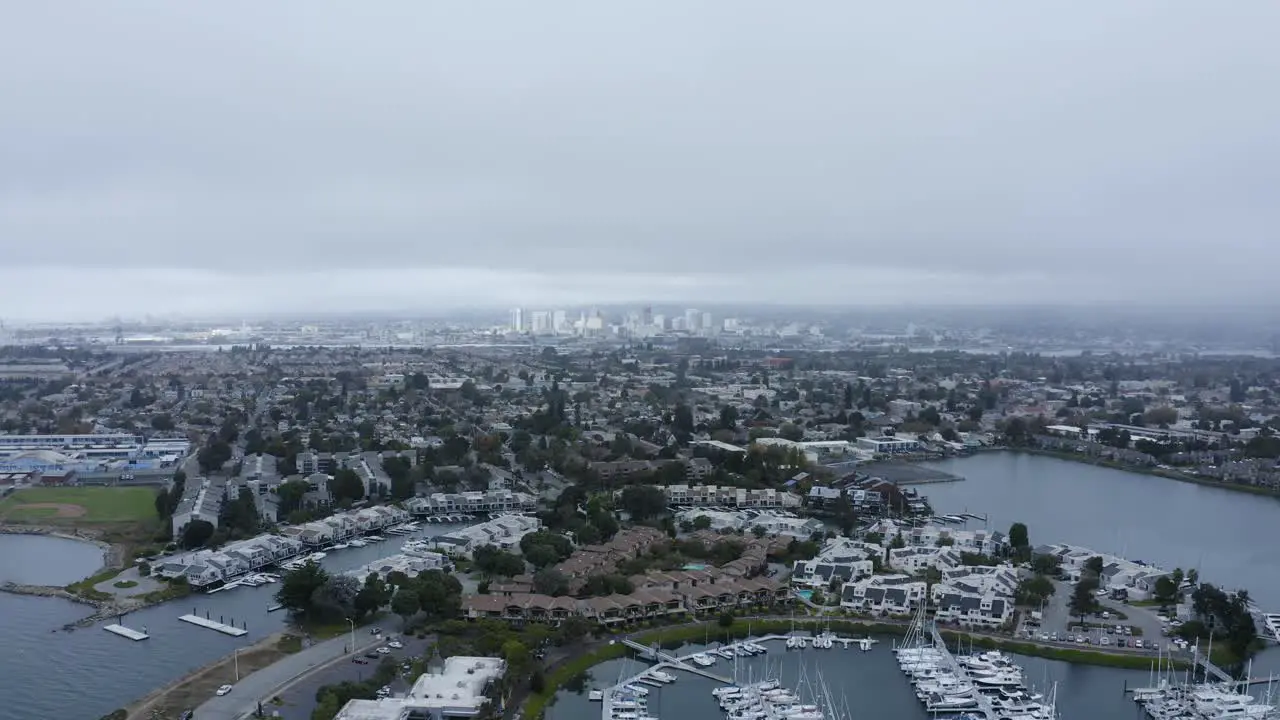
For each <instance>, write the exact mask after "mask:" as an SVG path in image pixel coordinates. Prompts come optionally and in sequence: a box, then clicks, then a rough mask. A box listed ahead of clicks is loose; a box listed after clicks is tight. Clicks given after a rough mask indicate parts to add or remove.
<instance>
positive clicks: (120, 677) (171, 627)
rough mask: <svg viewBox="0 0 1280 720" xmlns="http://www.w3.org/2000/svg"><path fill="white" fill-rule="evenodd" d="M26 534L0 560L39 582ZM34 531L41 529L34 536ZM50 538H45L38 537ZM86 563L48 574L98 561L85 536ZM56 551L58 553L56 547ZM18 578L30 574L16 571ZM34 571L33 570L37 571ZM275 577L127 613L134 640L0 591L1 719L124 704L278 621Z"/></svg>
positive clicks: (390, 549)
mask: <svg viewBox="0 0 1280 720" xmlns="http://www.w3.org/2000/svg"><path fill="white" fill-rule="evenodd" d="M429 527H430V530H428V533H430V534H440V533H444V532H448V531H449V530H451V529H453V528H455V527H458V526H449V525H431V526H429ZM31 538H32V536H20V535H0V559H3V560H2V561H3V563H4V566H5V567H10V568H12V569H11V570H9V572H10V573H11V574H12V575H14V577H15V579H14V580H13V581H14V582H26V583H34V582H38V581H39V580H38V578H39V577H40V575H39V573H43V572H45V571H44V570H41V568H42V567H46V566H49V565H51V564H52V563H50V562H49V555H48V554H47V553H44V552H43V551H42V552H41V553H38V554H27V553H26V551H28V550H30V549H31V548H30V546H27V545H25V544H23V542H22V541H23V540H24V539H31ZM36 539H40V538H36ZM44 539H50V538H44ZM404 540H405V538H395V539H391V540H387V541H386V542H381V543H374V544H371V545H369V546H367V547H363V548H350V549H347V550H341V551H338V552H335V553H331V554H330V555H329V557H327V558H325V559H324V561H323V564H324V565H325V567H326V568H328V569H329V570H330V571H344V570H352V569H355V568H357V567H359V566H361V565H363V564H365V563H369V562H372V561H374V560H377V559H378V558H381V557H385V556H387V555H392V554H394V553H395V552H396V551H397V550H398V548H399V547H400V545H402V544H403V543H404ZM66 542H72V543H73V544H76V545H79V548H80V549H81V550H82V549H84V548H87V549H88V551H89V553H91V554H92V555H93V558H94V560H93V562H91V563H89V567H88V569H87V570H85V571H84V572H79V571H78V570H77V571H76V572H71V570H70V569H66V573H69V574H70V575H73V576H74V577H67V576H66V573H64V575H63V576H59V577H51V576H50V578H49V579H52V580H53V581H54V584H65V583H68V582H72V581H74V580H78V579H80V578H82V577H84V576H86V575H88V574H90V573H92V572H93V571H94V570H96V569H97V568H98V567H99V566H100V565H101V553H100V552H99V551H98V549H97V548H96V547H95V546H93V545H90V544H87V543H74V541H66ZM58 557H59V558H61V556H58ZM17 577H24V578H27V579H25V580H19V579H17ZM31 578H37V579H35V580H33V579H31ZM278 588H279V585H278V584H273V585H265V586H262V587H258V588H247V587H242V588H236V589H234V590H228V591H226V592H220V593H215V594H213V595H203V594H200V595H192V596H191V597H189V598H187V599H185V600H178V601H174V602H170V603H165V604H163V605H159V606H156V607H151V608H147V609H146V610H142V611H139V612H136V613H131V614H129V615H127V616H125V618H124V624H125V625H127V626H129V627H132V628H138V629H141V628H144V627H145V628H146V629H147V631H148V632H149V633H150V634H151V639H149V640H144V641H142V642H132V641H130V640H126V639H124V638H121V637H117V636H115V635H112V634H111V633H108V632H105V631H103V630H102V625H103V624H105V623H99V624H97V625H96V626H93V627H85V628H77V629H76V630H74V631H72V632H64V631H63V630H62V627H63V626H64V625H66V624H68V623H73V622H75V621H77V620H79V619H80V618H83V617H85V616H87V615H89V614H91V613H92V612H93V610H92V608H90V607H89V606H87V605H79V604H76V603H72V602H68V601H65V600H60V599H56V598H41V597H29V596H20V595H10V594H8V593H0V648H3V650H2V651H0V720H26V719H27V718H33V717H40V718H46V717H47V718H54V717H61V718H69V719H72V720H79V719H81V718H87V719H88V720H95V719H96V718H98V717H101V716H102V715H105V714H107V713H109V712H111V711H112V710H114V709H116V708H118V707H123V706H124V705H127V704H128V703H130V702H132V701H133V700H136V699H138V698H140V697H142V696H143V695H146V694H147V693H149V692H151V691H152V690H155V689H156V688H159V687H161V686H164V685H167V684H168V683H170V682H172V681H173V680H176V679H177V678H179V677H182V676H183V675H185V674H187V673H189V672H191V671H192V670H195V669H196V668H199V667H201V666H203V665H207V664H209V663H210V662H212V661H214V660H217V659H218V658H221V657H224V656H226V655H229V654H231V652H232V651H233V649H234V648H236V647H246V646H248V645H251V644H253V643H254V642H257V641H258V640H260V639H262V638H263V637H265V636H267V635H270V634H271V633H273V632H277V631H279V630H280V629H281V628H283V627H284V624H285V620H286V614H285V613H283V612H275V613H268V612H267V607H268V606H270V605H271V604H272V602H273V600H272V596H273V595H275V592H276V590H277V589H278ZM193 609H194V610H195V611H196V612H198V613H199V614H200V615H204V614H205V613H206V612H208V613H209V615H210V616H211V617H212V618H213V619H215V620H216V619H218V618H219V617H223V618H227V620H228V621H230V620H231V619H234V620H235V623H236V624H237V625H240V624H242V623H247V625H248V630H249V633H248V634H247V635H245V636H244V637H241V638H232V637H228V636H226V635H222V634H221V633H217V632H214V631H212V630H205V629H202V628H198V627H195V626H193V625H189V624H187V623H184V622H181V621H179V620H178V616H180V615H183V614H186V613H189V612H192V610H193Z"/></svg>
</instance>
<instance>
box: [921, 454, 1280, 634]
mask: <svg viewBox="0 0 1280 720" xmlns="http://www.w3.org/2000/svg"><path fill="white" fill-rule="evenodd" d="M930 467H934V468H936V469H939V470H943V471H946V472H949V473H953V474H955V475H959V476H961V477H963V478H966V479H965V480H964V481H962V482H953V483H940V484H934V485H921V486H919V489H920V491H921V492H922V493H924V494H925V495H927V496H928V497H929V502H930V503H931V504H932V505H933V508H934V510H935V511H936V512H938V513H955V512H965V511H968V512H973V513H976V514H978V515H985V516H987V517H988V523H987V524H988V526H989V527H990V528H991V529H993V530H1000V531H1002V532H1007V531H1008V529H1009V526H1010V525H1011V524H1012V523H1014V522H1023V523H1026V525H1027V528H1028V531H1029V533H1030V536H1031V543H1032V544H1033V545H1038V544H1045V543H1055V542H1065V543H1071V544H1073V545H1082V546H1084V547H1088V548H1091V549H1093V550H1098V551H1101V552H1109V553H1113V554H1116V555H1120V556H1122V557H1127V558H1130V559H1133V560H1146V561H1148V562H1152V563H1155V564H1157V565H1160V566H1162V567H1165V568H1168V569H1170V570H1172V569H1173V568H1175V567H1181V568H1183V569H1188V568H1197V569H1198V570H1199V573H1200V579H1201V580H1202V581H1205V582H1210V583H1214V584H1215V585H1218V586H1220V587H1224V588H1227V589H1232V590H1234V589H1237V588H1244V589H1247V590H1248V591H1249V595H1250V597H1252V598H1253V599H1254V600H1255V601H1256V602H1257V603H1258V605H1259V606H1261V607H1262V609H1263V610H1266V611H1268V612H1280V498H1274V497H1269V496H1262V495H1254V494H1251V493H1243V492H1239V491H1234V490H1229V489H1226V488H1218V487H1210V486H1206V485H1197V484H1194V483H1187V482H1179V481H1176V480H1169V479H1167V478H1162V477H1156V476H1154V475H1144V474H1139V473H1131V472H1124V471H1121V470H1114V469H1111V468H1107V467H1100V466H1096V465H1088V464H1085V463H1076V462H1070V461H1067V460H1060V459H1058V458H1053V457H1045V456H1038V455H1027V454H1022V453H1012V452H993V453H984V454H979V455H976V456H974V457H969V458H960V459H955V460H945V461H942V462H938V463H931V464H930ZM975 525H977V526H979V527H980V526H981V523H972V522H971V523H969V524H968V526H969V527H974V526H975Z"/></svg>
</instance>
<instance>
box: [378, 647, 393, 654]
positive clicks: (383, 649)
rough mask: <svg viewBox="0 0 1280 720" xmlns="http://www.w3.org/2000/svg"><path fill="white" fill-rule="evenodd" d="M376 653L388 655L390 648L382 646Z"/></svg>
mask: <svg viewBox="0 0 1280 720" xmlns="http://www.w3.org/2000/svg"><path fill="white" fill-rule="evenodd" d="M377 653H378V654H379V655H390V654H391V648H389V647H387V646H386V645H383V646H382V647H380V648H378V650H377Z"/></svg>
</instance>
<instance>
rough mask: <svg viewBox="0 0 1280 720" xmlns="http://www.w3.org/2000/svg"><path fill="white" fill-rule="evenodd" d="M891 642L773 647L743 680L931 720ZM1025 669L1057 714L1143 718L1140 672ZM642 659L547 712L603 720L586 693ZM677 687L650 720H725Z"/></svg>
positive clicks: (728, 666) (687, 685) (1029, 661)
mask: <svg viewBox="0 0 1280 720" xmlns="http://www.w3.org/2000/svg"><path fill="white" fill-rule="evenodd" d="M890 643H891V640H890V639H887V638H886V639H884V640H882V641H881V642H880V643H878V644H877V645H876V646H875V647H874V648H873V649H872V650H871V652H866V653H864V652H861V651H859V650H856V649H847V650H846V649H840V648H839V647H837V648H834V649H831V650H813V649H809V650H790V651H789V650H785V649H783V647H782V644H781V643H779V642H772V643H769V644H768V647H769V650H770V652H769V653H768V654H767V655H761V656H756V657H753V658H743V659H740V660H739V661H738V664H737V677H738V678H739V679H740V680H741V681H743V682H745V681H748V680H750V679H755V680H759V679H762V678H764V677H770V678H777V679H778V680H779V681H780V682H782V683H783V684H784V685H786V686H787V687H790V688H792V689H793V690H800V691H801V697H802V698H803V699H806V700H807V699H809V697H812V696H811V695H808V694H807V693H806V692H805V691H804V690H802V689H801V688H803V687H804V686H805V685H806V684H808V685H810V686H813V687H815V688H816V687H819V686H820V685H821V683H823V682H825V684H826V686H827V689H828V690H829V691H830V693H831V697H832V700H833V702H834V703H835V704H836V705H837V706H838V707H839V706H843V705H845V704H846V703H847V705H848V709H849V710H848V717H850V718H884V719H886V720H890V719H891V720H916V719H917V718H918V719H919V720H925V718H927V717H929V715H928V713H926V712H925V711H924V708H923V707H922V706H921V705H920V703H919V702H918V701H917V700H916V697H915V693H914V690H913V689H912V687H911V685H910V683H908V682H907V679H906V676H904V675H903V674H902V671H901V670H899V668H898V665H897V663H896V662H895V660H894V656H893V653H892V649H891V646H890ZM697 649H698V646H686V647H685V648H682V649H681V650H679V651H676V654H684V653H688V652H694V651H695V650H697ZM1017 660H1018V662H1019V663H1020V664H1021V665H1022V667H1023V668H1024V669H1025V670H1026V677H1027V680H1028V682H1029V683H1030V684H1031V685H1033V686H1034V687H1035V688H1036V689H1037V690H1038V691H1041V692H1044V693H1045V694H1046V695H1047V694H1048V689H1049V688H1050V687H1052V685H1053V683H1055V682H1056V683H1058V710H1059V711H1060V712H1061V713H1062V717H1064V718H1068V719H1069V720H1081V719H1086V718H1087V719H1088V720H1130V719H1131V718H1141V717H1142V713H1141V710H1140V709H1139V708H1138V706H1137V705H1136V704H1135V703H1134V702H1133V700H1132V699H1131V698H1129V697H1126V696H1125V694H1124V687H1125V682H1126V681H1127V682H1128V683H1129V685H1130V686H1140V685H1142V686H1144V685H1146V684H1147V682H1148V679H1149V674H1148V673H1147V672H1142V671H1137V670H1111V669H1104V668H1096V667H1086V666H1075V665H1069V664H1067V663H1061V662H1056V661H1050V660H1041V659H1039V658H1027V657H1021V656H1019V657H1017ZM646 666H647V664H646V663H642V662H640V661H637V660H613V661H610V662H607V663H603V664H601V665H598V666H596V667H595V668H594V669H593V670H592V671H591V672H590V673H589V675H588V677H587V679H586V680H585V682H584V683H583V686H582V688H581V692H578V690H579V688H576V687H575V688H573V689H566V690H562V691H561V692H560V693H559V694H557V695H556V700H555V703H554V704H553V705H552V706H551V707H550V708H549V709H548V711H547V718H548V720H598V719H599V718H600V703H596V702H590V701H589V700H587V695H586V691H587V690H589V689H591V688H596V687H607V686H609V685H613V684H614V683H616V682H617V681H618V680H619V679H620V678H622V677H630V676H633V675H635V674H637V673H639V672H641V671H642V670H643V668H644V667H646ZM712 669H713V670H714V671H716V672H718V673H720V674H722V675H725V676H728V677H733V676H734V667H733V662H732V661H729V660H717V661H716V666H715V667H714V668H712ZM676 675H677V676H678V677H679V680H677V681H676V682H675V683H673V684H671V685H667V686H665V687H663V688H661V689H652V690H651V691H650V694H649V714H651V715H655V716H657V717H658V718H660V719H661V720H704V719H708V718H719V717H723V715H724V714H723V713H722V712H721V711H720V708H719V706H718V705H717V704H716V702H715V698H714V697H712V695H711V690H712V688H715V687H717V686H718V685H719V683H717V682H715V681H713V680H709V679H707V678H703V677H700V676H696V675H692V674H690V673H684V672H676Z"/></svg>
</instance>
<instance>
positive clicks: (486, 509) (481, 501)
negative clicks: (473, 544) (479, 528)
mask: <svg viewBox="0 0 1280 720" xmlns="http://www.w3.org/2000/svg"><path fill="white" fill-rule="evenodd" d="M404 507H405V509H406V510H408V511H409V513H410V514H412V515H414V516H416V517H427V516H434V515H458V514H471V515H475V514H479V513H498V512H532V511H534V510H537V508H538V499H537V498H536V497H534V496H533V495H530V494H528V493H523V492H516V491H513V490H508V489H490V490H485V491H469V492H461V493H432V494H430V495H428V496H427V497H416V498H411V499H409V500H407V501H406V502H405V503H404Z"/></svg>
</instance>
